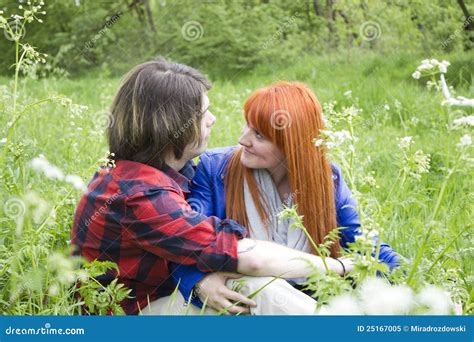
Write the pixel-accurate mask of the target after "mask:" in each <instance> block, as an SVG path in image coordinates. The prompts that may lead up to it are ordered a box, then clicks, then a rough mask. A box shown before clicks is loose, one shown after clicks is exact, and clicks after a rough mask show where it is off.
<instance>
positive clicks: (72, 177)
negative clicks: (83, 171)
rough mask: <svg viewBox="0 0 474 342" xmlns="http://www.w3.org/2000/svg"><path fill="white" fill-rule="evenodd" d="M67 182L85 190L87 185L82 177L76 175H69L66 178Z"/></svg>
mask: <svg viewBox="0 0 474 342" xmlns="http://www.w3.org/2000/svg"><path fill="white" fill-rule="evenodd" d="M64 180H65V181H66V182H68V183H71V184H72V185H73V186H74V187H75V188H76V189H79V190H84V189H85V185H84V182H83V181H82V179H81V177H79V176H76V175H67V176H66V178H65V179H64Z"/></svg>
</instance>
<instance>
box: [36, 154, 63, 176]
mask: <svg viewBox="0 0 474 342" xmlns="http://www.w3.org/2000/svg"><path fill="white" fill-rule="evenodd" d="M30 165H31V167H32V168H33V169H34V170H36V171H40V172H42V173H43V174H44V175H45V176H46V177H48V178H51V179H59V180H62V179H64V173H63V172H62V171H61V170H60V169H59V168H58V167H57V166H55V165H52V164H50V163H49V161H48V160H47V159H46V158H45V157H44V156H43V155H42V154H40V155H39V156H38V157H36V158H33V160H31V162H30Z"/></svg>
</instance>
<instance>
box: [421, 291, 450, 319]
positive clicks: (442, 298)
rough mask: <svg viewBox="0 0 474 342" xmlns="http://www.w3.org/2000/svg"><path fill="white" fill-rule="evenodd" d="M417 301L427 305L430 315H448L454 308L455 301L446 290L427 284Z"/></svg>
mask: <svg viewBox="0 0 474 342" xmlns="http://www.w3.org/2000/svg"><path fill="white" fill-rule="evenodd" d="M416 299H417V303H418V304H421V305H423V306H426V307H427V311H426V314H428V315H448V314H450V312H451V310H452V308H453V302H452V301H451V298H449V295H447V294H446V292H445V291H443V290H442V289H439V288H437V287H435V286H432V285H428V286H426V287H425V288H424V289H423V290H421V292H420V293H419V294H418V296H417V297H416Z"/></svg>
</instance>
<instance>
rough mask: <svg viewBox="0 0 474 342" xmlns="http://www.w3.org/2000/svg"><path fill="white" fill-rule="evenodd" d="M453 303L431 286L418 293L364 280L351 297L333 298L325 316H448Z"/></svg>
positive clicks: (368, 279)
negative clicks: (415, 314)
mask: <svg viewBox="0 0 474 342" xmlns="http://www.w3.org/2000/svg"><path fill="white" fill-rule="evenodd" d="M453 310H454V304H453V302H452V300H451V298H450V297H449V294H447V293H446V292H445V291H443V290H442V289H440V288H437V287H434V286H432V285H427V286H425V287H424V288H423V289H422V290H421V291H420V292H419V293H418V294H415V293H414V292H413V290H412V289H411V288H410V287H408V286H407V285H396V286H391V285H390V284H389V283H388V282H386V281H385V280H383V279H382V278H367V279H366V280H365V281H364V282H363V283H362V285H361V286H360V287H359V288H358V289H357V290H356V291H354V292H353V293H352V294H344V295H341V296H337V297H335V298H333V299H332V300H331V301H330V302H329V304H328V306H327V307H325V308H324V313H325V314H327V315H364V314H365V315H408V314H413V313H417V314H426V315H448V314H452V313H453Z"/></svg>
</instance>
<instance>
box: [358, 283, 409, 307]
mask: <svg viewBox="0 0 474 342" xmlns="http://www.w3.org/2000/svg"><path fill="white" fill-rule="evenodd" d="M359 293H360V301H361V307H362V308H363V310H364V312H365V313H366V314H368V315H402V314H408V313H409V312H410V310H411V308H412V307H413V305H414V304H415V302H414V296H413V292H412V290H411V289H410V288H409V287H407V286H405V285H398V286H391V285H390V284H389V283H388V282H386V281H385V280H383V279H381V278H368V279H366V280H365V281H364V282H363V283H362V285H361V287H360V290H359Z"/></svg>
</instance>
